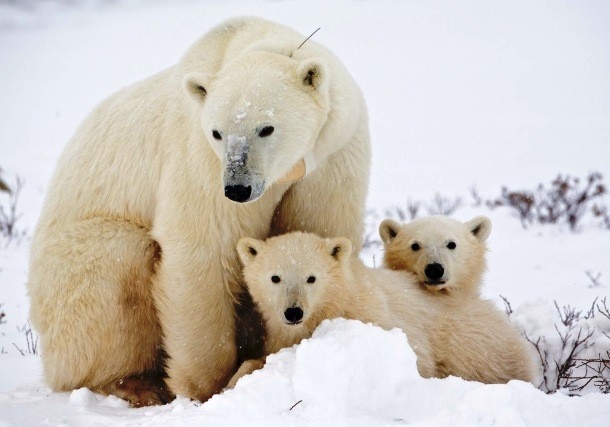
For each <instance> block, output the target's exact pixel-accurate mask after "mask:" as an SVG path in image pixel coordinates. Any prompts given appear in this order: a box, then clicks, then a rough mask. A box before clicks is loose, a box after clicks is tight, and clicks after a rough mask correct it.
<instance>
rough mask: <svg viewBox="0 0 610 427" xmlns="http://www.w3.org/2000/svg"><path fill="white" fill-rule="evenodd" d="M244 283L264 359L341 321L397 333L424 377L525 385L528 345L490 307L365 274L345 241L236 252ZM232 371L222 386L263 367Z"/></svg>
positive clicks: (267, 244) (284, 243)
mask: <svg viewBox="0 0 610 427" xmlns="http://www.w3.org/2000/svg"><path fill="white" fill-rule="evenodd" d="M237 251H238V253H239V257H240V259H241V260H242V263H243V265H244V279H245V282H246V284H247V286H248V289H249V291H250V294H251V295H252V298H253V300H254V302H255V303H256V304H257V306H258V308H259V309H260V311H261V313H262V315H263V317H264V319H265V324H266V328H267V341H266V353H267V354H270V353H274V352H277V351H278V350H280V349H281V348H284V347H289V346H292V345H294V344H297V343H299V342H300V341H301V340H302V339H304V338H308V337H310V336H311V334H312V333H313V331H314V329H315V328H316V327H317V326H318V325H319V324H320V323H321V322H322V320H324V319H332V318H337V317H344V318H347V319H355V320H361V321H363V322H370V323H373V324H376V325H378V326H381V327H382V328H385V329H390V328H394V327H398V328H401V329H402V330H403V331H404V332H405V333H406V335H407V338H408V340H409V344H410V345H411V347H412V348H413V350H414V352H415V354H416V355H417V368H418V371H419V373H420V375H422V376H423V377H440V378H442V377H446V376H449V375H455V376H460V377H462V378H464V379H467V380H473V381H480V382H484V383H505V382H507V381H510V380H512V379H519V380H523V381H530V382H531V381H532V380H533V378H534V373H535V368H534V362H533V358H532V357H531V356H532V354H531V352H530V351H529V349H528V347H527V346H528V343H527V342H526V341H525V340H524V339H523V338H521V336H520V335H519V334H518V333H517V331H516V330H515V329H513V327H512V326H511V325H510V324H509V322H508V320H507V319H506V317H505V316H504V315H503V313H502V312H500V311H499V310H498V309H496V308H495V307H494V306H493V304H492V303H490V302H489V301H484V300H479V299H472V300H469V299H465V300H463V301H460V300H456V299H452V298H438V297H436V296H435V295H433V294H432V293H430V292H428V291H426V290H425V289H422V288H421V287H420V286H419V285H418V283H417V281H416V279H415V276H414V275H412V274H411V273H408V272H404V271H394V270H390V269H385V268H377V269H374V268H369V267H367V266H365V265H364V264H363V263H362V261H360V259H359V258H358V257H357V256H353V255H351V252H352V246H351V243H350V241H349V240H348V239H346V238H327V239H323V238H321V237H318V236H316V235H314V234H311V233H301V232H294V233H289V234H286V235H282V236H276V237H272V238H270V239H267V240H266V241H262V240H258V239H253V238H242V239H240V240H239V242H238V245H237ZM263 364H264V359H257V360H249V361H246V362H244V364H243V365H242V366H241V367H240V368H239V370H238V371H237V373H236V374H235V375H234V376H233V378H232V379H231V381H230V382H229V387H231V386H233V385H235V384H236V382H237V381H238V380H239V378H241V377H242V376H243V375H246V374H248V373H251V372H252V371H254V370H255V369H258V368H260V367H262V366H263Z"/></svg>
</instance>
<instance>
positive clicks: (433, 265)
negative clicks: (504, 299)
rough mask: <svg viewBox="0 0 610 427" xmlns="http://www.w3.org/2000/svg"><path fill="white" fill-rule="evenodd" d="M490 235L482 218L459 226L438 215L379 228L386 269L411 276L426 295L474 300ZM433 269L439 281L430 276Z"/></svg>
mask: <svg viewBox="0 0 610 427" xmlns="http://www.w3.org/2000/svg"><path fill="white" fill-rule="evenodd" d="M490 232H491V221H490V220H489V218H487V217H485V216H477V217H475V218H473V219H471V220H470V221H466V222H460V221H457V220H455V219H452V218H448V217H446V216H439V215H437V216H429V217H425V218H419V219H416V220H414V221H411V222H410V223H407V224H400V223H398V222H397V221H394V220H392V219H386V220H384V221H383V222H382V223H381V225H380V226H379V234H380V236H381V239H382V240H383V243H384V249H385V255H384V265H385V266H386V267H388V268H391V269H394V270H405V271H409V272H411V273H413V274H414V275H415V276H416V277H417V280H418V282H419V283H420V285H421V286H422V287H424V288H426V289H428V290H429V291H432V292H439V293H449V294H458V295H466V296H474V297H476V296H478V295H479V291H480V288H481V285H482V280H483V273H484V271H485V268H486V257H485V254H486V252H487V246H486V240H487V238H488V237H489V234H490ZM427 268H430V269H431V270H427ZM435 269H436V273H437V274H439V276H440V277H438V278H437V277H436V276H435V275H434V274H431V273H434V270H435ZM441 272H442V275H440V273H441Z"/></svg>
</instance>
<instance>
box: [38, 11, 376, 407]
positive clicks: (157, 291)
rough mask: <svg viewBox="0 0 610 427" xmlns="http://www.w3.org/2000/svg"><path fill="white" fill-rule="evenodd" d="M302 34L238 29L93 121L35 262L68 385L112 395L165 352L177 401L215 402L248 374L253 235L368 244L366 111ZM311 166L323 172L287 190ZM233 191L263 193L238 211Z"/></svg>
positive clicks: (54, 362) (46, 349) (47, 323)
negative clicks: (239, 335)
mask: <svg viewBox="0 0 610 427" xmlns="http://www.w3.org/2000/svg"><path fill="white" fill-rule="evenodd" d="M304 39H305V36H303V35H301V34H299V33H297V32H295V31H293V30H291V29H289V28H287V27H284V26H282V25H278V24H275V23H272V22H269V21H265V20H262V19H258V18H240V19H234V20H231V21H228V22H225V23H223V24H222V25H220V26H218V27H217V28H215V29H213V30H211V31H210V32H209V33H207V34H206V35H204V36H203V37H202V38H201V39H200V40H198V41H197V42H196V43H195V44H194V45H193V46H192V47H191V48H190V49H189V50H188V52H187V53H186V54H185V55H184V56H183V57H182V59H181V60H180V61H179V62H178V63H177V64H176V65H175V66H173V67H171V68H168V69H166V70H164V71H161V72H160V73H158V74H156V75H154V76H152V77H149V78H147V79H146V80H143V81H142V82H139V83H136V84H134V85H132V86H129V87H127V88H125V89H123V90H121V91H120V92H118V93H116V94H114V95H112V96H111V97H110V98H108V99H107V100H105V101H104V102H102V103H101V104H100V105H99V106H98V107H97V108H96V109H95V110H94V111H93V112H92V113H91V114H90V115H89V117H88V118H87V119H86V120H85V121H84V122H83V124H82V125H81V126H80V127H79V129H78V130H77V132H76V134H75V135H74V137H73V138H72V140H71V141H70V142H69V144H68V145H67V147H66V149H65V151H64V153H63V155H62V157H61V159H60V160H59V163H58V165H57V169H56V172H55V175H54V177H53V179H52V182H51V184H50V186H49V190H48V194H47V198H46V202H45V205H44V208H43V211H42V214H41V217H40V221H39V223H38V226H37V229H36V231H35V234H34V237H33V242H32V248H31V258H30V277H29V280H28V290H29V294H30V297H31V318H32V322H33V325H34V326H35V328H36V329H37V330H38V332H39V334H40V340H41V344H42V357H43V364H44V372H45V379H46V382H47V383H48V384H49V385H50V386H51V387H52V388H53V389H55V390H70V389H73V388H78V387H89V388H91V389H95V390H99V391H102V392H113V393H114V392H116V390H117V381H118V384H119V385H120V384H121V379H123V378H126V377H133V376H136V377H137V376H138V375H139V374H143V373H147V372H150V371H159V370H160V368H161V367H160V365H161V364H162V362H163V361H162V358H161V357H160V354H162V352H165V353H166V357H165V358H164V362H165V365H166V372H167V375H168V378H167V381H166V383H167V385H168V386H169V388H170V391H171V392H173V393H175V394H180V395H185V396H189V397H191V398H195V399H199V400H206V399H208V398H209V397H210V396H211V395H212V394H214V393H215V392H217V391H219V390H220V389H222V387H224V386H225V385H226V382H227V381H228V379H229V378H230V376H231V374H232V373H233V372H234V370H235V368H236V364H237V360H236V346H235V342H234V323H235V321H234V306H233V304H234V295H233V294H234V293H236V292H238V291H239V290H240V280H241V268H240V265H239V262H238V259H237V255H236V253H235V245H236V243H237V240H238V238H240V237H242V236H246V235H247V236H254V237H258V238H265V237H267V236H268V235H270V234H275V233H283V232H286V231H292V230H304V231H311V232H316V233H318V234H320V235H344V236H347V237H349V238H350V239H351V241H352V243H353V245H354V246H355V247H356V249H358V248H359V247H360V246H361V242H362V237H361V236H362V232H363V217H364V202H365V197H366V192H367V185H368V184H367V183H368V173H369V158H370V147H369V135H368V125H367V116H366V110H365V105H364V101H363V98H362V95H361V93H360V91H359V89H358V88H357V86H356V84H355V83H354V81H353V80H352V78H351V77H350V75H349V74H348V72H347V71H346V70H345V68H344V67H343V66H342V65H341V63H340V62H339V61H338V59H337V58H336V57H335V56H334V55H333V54H332V53H330V52H329V51H328V50H326V49H325V48H323V47H322V46H320V45H318V44H317V43H315V42H314V41H313V40H309V41H308V42H307V43H305V44H304V45H303V46H302V47H301V48H300V49H298V50H297V49H296V48H297V47H298V46H299V44H301V42H302V41H303V40H304ZM269 126H271V127H273V128H274V131H273V132H272V133H269V132H263V131H262V129H263V128H264V127H269ZM268 130H269V129H267V131H268ZM216 136H220V137H221V140H217V139H216ZM306 156H308V158H310V159H311V158H313V159H314V160H315V164H316V165H317V169H315V170H313V171H312V172H310V173H309V174H308V175H306V176H305V177H304V178H302V179H300V180H298V181H296V182H294V183H282V184H277V183H276V181H278V180H281V179H280V178H281V177H282V176H284V175H286V174H288V173H290V170H291V168H293V166H295V165H297V164H300V163H302V158H304V157H306ZM227 186H243V187H248V186H250V187H251V189H252V194H251V195H250V196H249V197H248V198H247V199H244V200H240V201H243V202H244V203H237V202H235V201H232V200H229V198H227V197H225V187H227ZM233 200H235V199H233ZM338 212H340V214H338ZM160 350H162V351H160ZM118 394H120V393H118ZM160 400H162V399H160ZM132 403H133V402H132Z"/></svg>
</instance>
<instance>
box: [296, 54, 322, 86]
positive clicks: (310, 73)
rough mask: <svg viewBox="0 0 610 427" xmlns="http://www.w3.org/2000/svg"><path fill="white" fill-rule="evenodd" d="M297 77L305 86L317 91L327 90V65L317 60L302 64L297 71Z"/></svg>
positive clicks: (309, 60)
mask: <svg viewBox="0 0 610 427" xmlns="http://www.w3.org/2000/svg"><path fill="white" fill-rule="evenodd" d="M297 75H298V76H299V79H300V80H301V81H302V82H303V84H304V85H305V86H309V87H312V88H313V89H315V90H321V89H323V88H325V87H326V85H327V82H328V72H327V69H326V65H324V63H322V62H320V61H319V60H317V59H315V58H313V59H308V60H306V61H303V62H301V63H300V64H299V67H298V69H297Z"/></svg>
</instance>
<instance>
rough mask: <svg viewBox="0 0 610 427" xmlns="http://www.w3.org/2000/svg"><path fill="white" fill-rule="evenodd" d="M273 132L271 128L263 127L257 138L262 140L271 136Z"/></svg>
mask: <svg viewBox="0 0 610 427" xmlns="http://www.w3.org/2000/svg"><path fill="white" fill-rule="evenodd" d="M274 130H275V129H274V128H273V126H265V127H264V128H262V129H261V130H260V131H259V132H258V136H260V137H261V138H264V137H266V136H269V135H271V134H272V133H273V131H274Z"/></svg>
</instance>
